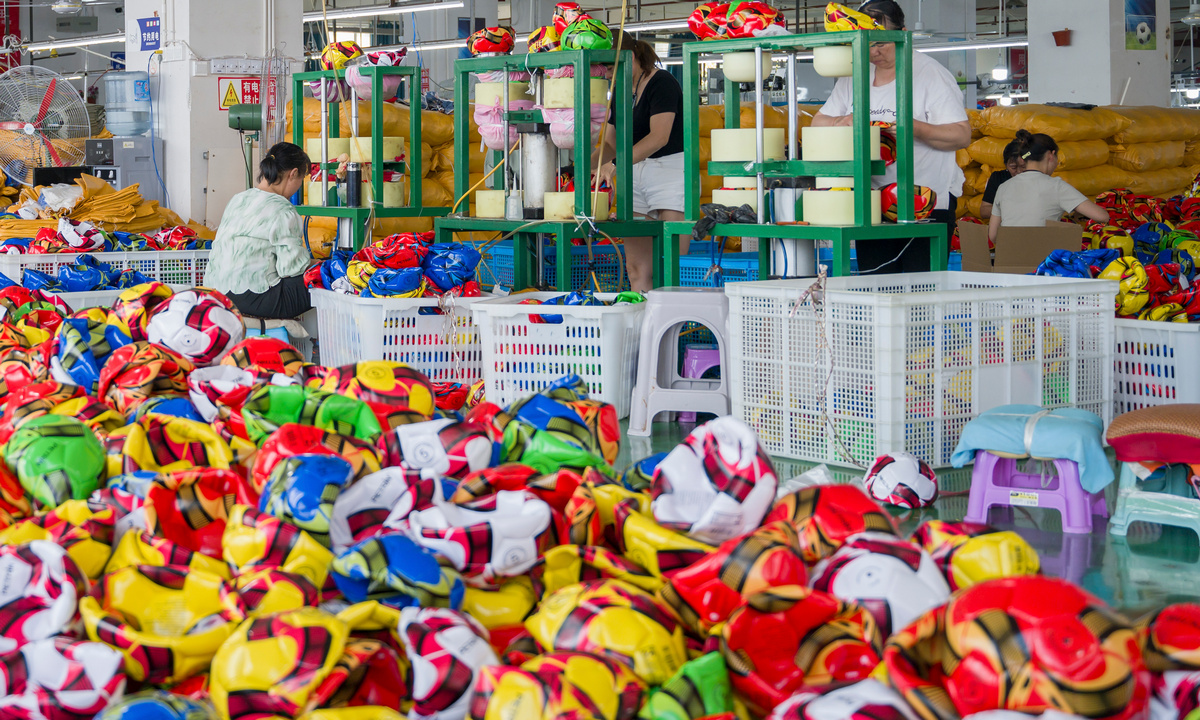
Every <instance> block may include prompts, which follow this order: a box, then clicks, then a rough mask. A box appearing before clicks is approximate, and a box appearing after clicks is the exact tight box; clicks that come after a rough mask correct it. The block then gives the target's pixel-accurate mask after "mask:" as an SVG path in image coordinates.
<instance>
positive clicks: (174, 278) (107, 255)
mask: <svg viewBox="0 0 1200 720" xmlns="http://www.w3.org/2000/svg"><path fill="white" fill-rule="evenodd" d="M209 252H210V251H208V250H156V251H147V252H97V253H87V254H88V255H91V256H92V257H94V258H96V259H97V260H99V261H100V262H103V263H108V264H109V265H111V266H112V267H113V269H115V270H128V269H131V268H132V269H133V270H137V271H139V272H141V273H142V274H143V275H145V276H146V277H148V278H150V279H151V280H158V281H159V282H165V283H167V284H169V285H183V286H186V287H197V286H200V285H203V284H204V271H205V270H206V269H207V268H208V254H209ZM79 255H80V253H46V254H38V255H0V273H3V274H4V275H5V276H7V277H8V278H9V279H10V280H12V281H13V282H15V283H18V284H19V283H21V282H23V281H24V279H25V271H26V270H38V271H40V272H44V273H46V274H48V275H53V276H57V275H58V269H59V268H60V267H63V266H66V265H74V264H75V263H76V262H78V260H79Z"/></svg>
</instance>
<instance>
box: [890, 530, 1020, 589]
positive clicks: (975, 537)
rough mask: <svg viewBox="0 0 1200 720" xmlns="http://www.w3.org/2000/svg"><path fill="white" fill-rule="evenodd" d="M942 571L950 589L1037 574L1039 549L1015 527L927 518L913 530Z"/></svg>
mask: <svg viewBox="0 0 1200 720" xmlns="http://www.w3.org/2000/svg"><path fill="white" fill-rule="evenodd" d="M913 542H915V543H917V544H918V545H920V546H921V547H922V548H923V549H924V550H925V552H927V553H929V556H930V557H931V558H933V562H934V563H935V564H936V565H937V566H938V569H940V570H941V571H942V576H943V577H945V578H946V582H947V583H949V585H950V589H951V590H961V589H963V588H968V587H971V586H972V585H978V584H979V583H981V582H984V581H986V580H997V579H999V578H1003V577H1017V576H1022V575H1036V574H1037V573H1038V569H1039V567H1040V566H1039V561H1038V555H1037V551H1036V550H1034V549H1033V547H1032V546H1031V545H1030V544H1029V543H1028V541H1026V540H1025V538H1023V537H1021V536H1020V535H1018V534H1017V533H1015V532H1013V531H1012V530H996V529H994V528H992V527H989V526H987V525H977V524H974V523H952V522H946V521H944V520H928V521H926V522H925V523H924V524H922V525H921V527H919V528H917V530H916V532H915V533H913Z"/></svg>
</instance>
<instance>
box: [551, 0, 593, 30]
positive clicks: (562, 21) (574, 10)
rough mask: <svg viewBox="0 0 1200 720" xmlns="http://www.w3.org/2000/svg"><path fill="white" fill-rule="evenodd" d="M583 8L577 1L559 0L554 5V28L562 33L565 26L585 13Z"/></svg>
mask: <svg viewBox="0 0 1200 720" xmlns="http://www.w3.org/2000/svg"><path fill="white" fill-rule="evenodd" d="M585 14H586V13H584V12H583V8H582V7H580V5H579V3H577V2H569V1H567V2H560V3H558V4H557V5H555V6H554V26H553V27H554V29H555V30H557V31H558V33H557V34H559V35H562V33H563V31H564V30H566V29H567V26H568V25H570V24H571V23H573V22H575V21H576V20H578V19H579V17H580V16H582V15H585Z"/></svg>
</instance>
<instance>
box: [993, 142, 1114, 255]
mask: <svg viewBox="0 0 1200 720" xmlns="http://www.w3.org/2000/svg"><path fill="white" fill-rule="evenodd" d="M1013 142H1015V143H1017V144H1018V146H1019V149H1018V153H1019V157H1020V158H1022V159H1023V160H1024V161H1025V172H1023V173H1021V174H1019V175H1016V176H1015V177H1013V179H1012V180H1009V181H1008V182H1006V183H1004V184H1003V185H1001V186H1000V189H999V190H997V191H996V200H995V202H994V203H992V217H991V220H990V221H989V223H988V238H990V239H991V240H992V241H993V242H994V241H995V240H996V234H997V233H998V232H999V231H1000V228H1002V227H1045V225H1046V223H1047V222H1051V221H1054V220H1058V219H1060V218H1061V217H1062V214H1063V213H1072V212H1078V213H1080V214H1081V215H1086V216H1087V217H1089V218H1091V219H1092V220H1095V221H1096V222H1101V223H1107V222H1108V211H1107V210H1105V209H1104V208H1102V207H1100V206H1099V205H1097V204H1096V203H1094V202H1092V201H1091V200H1088V199H1087V198H1086V197H1084V195H1083V193H1081V192H1079V191H1078V190H1076V189H1075V188H1073V187H1071V186H1070V185H1068V184H1067V183H1066V181H1065V180H1063V179H1062V178H1056V177H1051V175H1053V174H1054V171H1055V170H1056V169H1058V143H1056V142H1054V138H1052V137H1050V136H1049V135H1044V134H1041V133H1039V134H1037V135H1034V134H1033V133H1031V132H1029V131H1028V130H1018V131H1017V137H1016V139H1015V140H1013Z"/></svg>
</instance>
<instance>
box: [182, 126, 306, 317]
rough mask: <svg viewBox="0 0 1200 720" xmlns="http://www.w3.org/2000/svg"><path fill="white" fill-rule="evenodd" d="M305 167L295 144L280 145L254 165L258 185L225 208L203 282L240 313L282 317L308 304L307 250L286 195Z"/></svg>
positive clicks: (294, 188)
mask: <svg viewBox="0 0 1200 720" xmlns="http://www.w3.org/2000/svg"><path fill="white" fill-rule="evenodd" d="M310 166H311V162H310V161H309V159H308V155H307V154H305V152H304V150H303V149H302V148H300V147H299V146H298V145H293V144H292V143H287V142H282V143H279V144H278V145H276V146H275V147H273V148H271V150H270V151H269V152H267V154H266V156H265V157H263V159H262V162H261V163H260V164H259V166H258V168H259V176H258V186H257V187H254V188H252V189H250V190H247V191H245V192H242V193H238V194H237V195H235V196H233V199H232V200H230V201H229V205H227V206H226V207H225V214H224V215H223V216H222V218H221V225H220V227H219V228H218V229H217V238H216V240H214V241H213V245H212V252H211V254H210V255H209V258H208V270H207V272H206V273H205V275H204V284H205V285H207V286H208V287H211V288H213V289H215V290H219V291H221V292H223V293H225V294H226V295H227V296H229V299H230V300H232V301H233V304H234V305H237V307H238V310H240V311H241V312H242V314H243V315H249V316H251V317H259V318H268V319H276V320H286V319H289V318H295V317H299V316H300V315H303V314H304V313H306V312H308V311H309V310H310V309H311V308H312V300H311V299H310V297H309V294H308V287H307V286H306V285H305V283H304V271H305V270H307V269H308V267H309V265H310V264H311V263H312V254H311V253H310V252H309V250H308V248H307V246H306V245H305V242H304V229H303V223H302V221H301V220H300V214H299V213H297V212H296V208H295V207H293V206H292V203H291V200H290V199H289V198H291V197H292V196H293V195H295V194H296V193H297V192H298V191H299V190H300V188H301V186H303V184H304V180H305V179H306V178H307V177H308V173H309V168H310Z"/></svg>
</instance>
